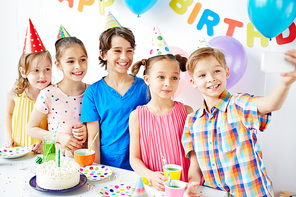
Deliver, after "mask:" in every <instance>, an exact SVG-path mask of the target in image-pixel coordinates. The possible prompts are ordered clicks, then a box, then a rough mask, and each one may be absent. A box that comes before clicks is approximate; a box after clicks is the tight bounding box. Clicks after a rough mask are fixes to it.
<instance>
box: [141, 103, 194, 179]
mask: <svg viewBox="0 0 296 197" xmlns="http://www.w3.org/2000/svg"><path fill="white" fill-rule="evenodd" d="M137 110H138V118H139V127H140V147H141V159H142V161H143V162H144V164H145V165H146V167H147V168H148V169H150V170H152V171H161V172H162V171H163V162H162V159H161V156H160V154H161V153H162V154H163V155H164V156H165V157H166V160H167V163H168V164H177V165H181V166H182V167H183V170H182V173H181V180H182V181H186V182H187V181H188V169H189V165H190V160H189V159H188V158H186V157H185V152H184V149H183V146H182V143H181V138H182V134H183V129H184V124H185V120H186V117H187V113H186V109H185V107H184V105H183V104H182V103H180V102H177V101H175V104H174V107H173V109H172V111H171V112H170V113H168V114H166V115H162V116H158V115H154V114H152V113H151V112H150V111H149V110H148V108H147V107H146V105H143V106H138V107H137Z"/></svg>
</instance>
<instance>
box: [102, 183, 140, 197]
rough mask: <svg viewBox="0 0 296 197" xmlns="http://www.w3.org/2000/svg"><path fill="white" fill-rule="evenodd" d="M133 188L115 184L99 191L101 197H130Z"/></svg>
mask: <svg viewBox="0 0 296 197" xmlns="http://www.w3.org/2000/svg"><path fill="white" fill-rule="evenodd" d="M134 189H135V188H133V187H131V186H130V185H125V184H115V185H110V186H106V187H104V188H102V189H101V190H100V191H99V194H101V195H102V196H103V197H132V195H133V191H134Z"/></svg>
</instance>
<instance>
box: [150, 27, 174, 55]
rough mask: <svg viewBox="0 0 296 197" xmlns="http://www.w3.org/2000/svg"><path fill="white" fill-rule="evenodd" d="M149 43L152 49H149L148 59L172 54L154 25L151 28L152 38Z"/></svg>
mask: <svg viewBox="0 0 296 197" xmlns="http://www.w3.org/2000/svg"><path fill="white" fill-rule="evenodd" d="M151 42H152V47H151V49H150V54H149V58H150V57H153V56H156V55H166V54H173V53H172V52H171V50H170V48H169V46H168V44H167V43H166V41H165V39H164V37H163V36H162V34H161V32H160V31H159V29H158V27H157V26H156V25H155V26H154V27H153V36H152V40H151Z"/></svg>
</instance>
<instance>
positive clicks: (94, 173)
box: [80, 165, 112, 181]
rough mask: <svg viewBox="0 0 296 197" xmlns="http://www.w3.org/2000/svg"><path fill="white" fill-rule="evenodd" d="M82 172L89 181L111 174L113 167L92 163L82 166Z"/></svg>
mask: <svg viewBox="0 0 296 197" xmlns="http://www.w3.org/2000/svg"><path fill="white" fill-rule="evenodd" d="M80 173H81V174H84V175H85V176H86V178H87V180H89V181H99V180H102V179H105V178H108V177H109V176H111V174H112V169H111V168H110V167H108V166H102V165H91V166H84V167H81V168H80Z"/></svg>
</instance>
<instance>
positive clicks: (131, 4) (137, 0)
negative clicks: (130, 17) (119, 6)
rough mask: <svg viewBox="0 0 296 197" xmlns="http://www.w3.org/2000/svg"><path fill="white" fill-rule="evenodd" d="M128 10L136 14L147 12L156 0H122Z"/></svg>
mask: <svg viewBox="0 0 296 197" xmlns="http://www.w3.org/2000/svg"><path fill="white" fill-rule="evenodd" d="M122 1H123V3H124V4H125V5H126V6H127V7H128V9H129V10H130V11H132V12H133V13H134V14H137V15H138V16H139V15H140V14H143V13H145V12H147V11H148V10H149V9H150V8H152V7H153V6H154V4H155V3H156V2H157V0H122Z"/></svg>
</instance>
